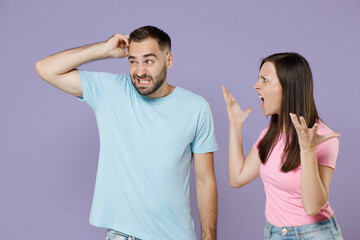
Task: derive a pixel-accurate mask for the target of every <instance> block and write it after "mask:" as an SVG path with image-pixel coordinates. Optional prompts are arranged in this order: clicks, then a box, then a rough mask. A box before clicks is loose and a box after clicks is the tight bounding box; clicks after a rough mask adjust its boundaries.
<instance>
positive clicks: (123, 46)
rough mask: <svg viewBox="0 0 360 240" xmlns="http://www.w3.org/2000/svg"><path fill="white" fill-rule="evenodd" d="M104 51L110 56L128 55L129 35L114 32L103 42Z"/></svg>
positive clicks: (120, 56) (122, 56)
mask: <svg viewBox="0 0 360 240" xmlns="http://www.w3.org/2000/svg"><path fill="white" fill-rule="evenodd" d="M105 47H106V51H107V52H108V56H109V57H111V58H124V57H127V56H128V55H129V52H128V50H127V49H128V48H129V35H121V34H119V33H116V34H115V35H113V36H112V37H111V38H109V39H108V40H107V41H106V42H105Z"/></svg>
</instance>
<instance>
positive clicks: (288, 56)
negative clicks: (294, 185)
mask: <svg viewBox="0 0 360 240" xmlns="http://www.w3.org/2000/svg"><path fill="white" fill-rule="evenodd" d="M265 62H272V63H273V64H274V65H275V70H276V74H277V76H278V78H279V81H280V84H281V87H282V104H281V110H280V114H279V115H277V114H275V115H272V116H271V120H270V123H269V128H268V131H267V133H266V134H265V135H264V137H263V138H262V139H261V140H260V142H259V144H258V148H259V155H260V159H261V162H262V163H266V161H267V159H268V157H269V156H270V154H271V152H272V150H273V148H274V146H275V145H276V143H277V141H278V140H279V137H280V134H282V133H284V134H285V135H286V144H285V148H284V152H283V155H282V162H283V165H282V167H281V171H282V172H289V171H291V170H293V169H296V168H297V167H298V166H299V165H300V146H299V142H298V136H297V133H296V130H295V128H294V126H293V123H292V122H291V118H290V115H289V114H290V113H294V114H296V115H297V116H298V117H300V116H303V117H304V118H305V120H306V124H307V126H308V127H312V126H313V125H314V124H315V123H316V122H317V121H318V120H319V115H318V113H317V110H316V106H315V101H314V96H313V78H312V73H311V69H310V66H309V64H308V62H307V61H306V59H305V58H304V57H302V56H301V55H300V54H298V53H276V54H273V55H271V56H269V57H267V58H264V59H263V61H262V62H261V65H260V69H261V67H262V65H263V64H264V63H265Z"/></svg>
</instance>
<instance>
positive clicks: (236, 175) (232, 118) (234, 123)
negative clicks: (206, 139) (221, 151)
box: [222, 86, 261, 188]
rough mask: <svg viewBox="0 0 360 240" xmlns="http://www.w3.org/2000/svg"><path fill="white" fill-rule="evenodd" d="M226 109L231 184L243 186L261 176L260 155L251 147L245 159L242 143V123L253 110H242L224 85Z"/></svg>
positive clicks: (232, 185)
mask: <svg viewBox="0 0 360 240" xmlns="http://www.w3.org/2000/svg"><path fill="white" fill-rule="evenodd" d="M222 91H223V95H224V99H225V102H226V111H227V115H228V119H229V156H228V165H229V184H230V186H231V187H235V188H239V187H242V186H244V185H246V184H248V183H249V182H251V181H252V180H254V179H255V178H257V177H258V176H259V169H260V164H261V161H260V157H259V154H258V152H257V151H256V150H254V149H251V151H250V153H249V154H248V156H247V157H246V159H245V156H244V152H243V144H242V135H241V134H242V125H243V123H244V121H245V120H246V118H247V117H248V116H249V114H250V112H251V111H252V109H251V108H249V109H247V110H246V111H242V110H241V108H240V106H239V104H238V103H237V102H236V101H235V98H234V97H233V96H232V95H231V93H230V92H229V91H228V90H227V89H226V88H225V87H224V86H222Z"/></svg>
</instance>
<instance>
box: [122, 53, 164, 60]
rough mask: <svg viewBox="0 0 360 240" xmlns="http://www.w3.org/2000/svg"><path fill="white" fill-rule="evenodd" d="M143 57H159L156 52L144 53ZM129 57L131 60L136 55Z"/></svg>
mask: <svg viewBox="0 0 360 240" xmlns="http://www.w3.org/2000/svg"><path fill="white" fill-rule="evenodd" d="M142 57H144V58H147V57H154V58H157V56H156V55H155V54H154V53H148V54H144V55H142ZM128 59H129V60H130V59H136V57H135V56H129V57H128Z"/></svg>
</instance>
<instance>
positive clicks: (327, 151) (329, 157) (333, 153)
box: [316, 129, 339, 169]
mask: <svg viewBox="0 0 360 240" xmlns="http://www.w3.org/2000/svg"><path fill="white" fill-rule="evenodd" d="M331 132H332V131H331V130H330V129H324V130H322V129H320V130H318V134H320V135H324V134H328V133H331ZM338 153H339V139H338V138H332V139H329V140H327V141H325V142H323V143H321V144H320V145H319V146H318V147H317V149H316V156H317V161H318V164H319V165H324V166H328V167H331V168H333V169H335V165H336V159H337V156H338Z"/></svg>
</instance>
